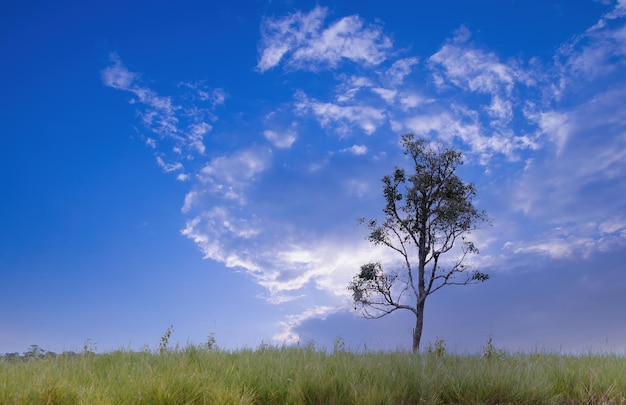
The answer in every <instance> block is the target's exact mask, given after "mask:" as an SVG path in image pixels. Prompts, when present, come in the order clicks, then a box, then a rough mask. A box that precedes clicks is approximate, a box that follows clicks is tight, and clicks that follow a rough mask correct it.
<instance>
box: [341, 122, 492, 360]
mask: <svg viewBox="0 0 626 405" xmlns="http://www.w3.org/2000/svg"><path fill="white" fill-rule="evenodd" d="M402 146H403V148H404V153H405V155H406V156H407V157H408V160H409V164H410V166H411V168H410V170H405V169H404V168H401V167H396V168H395V170H394V172H393V174H391V175H387V176H385V177H383V179H382V182H383V195H384V199H385V206H384V208H383V213H384V219H383V220H381V221H379V220H376V219H370V220H366V219H364V218H361V219H359V224H361V225H364V226H366V227H367V228H368V230H369V235H368V237H367V239H368V240H369V241H370V242H371V243H372V244H374V245H383V246H386V247H387V248H389V249H391V250H392V251H394V252H395V254H398V255H399V259H400V260H399V262H397V263H393V264H392V267H391V269H389V268H387V269H384V268H383V265H382V264H381V263H376V262H375V263H367V264H364V265H362V266H361V269H360V271H359V273H358V274H357V275H356V276H355V277H354V278H353V279H352V281H351V282H350V283H349V284H348V290H349V291H350V292H351V293H352V299H353V302H354V304H355V309H360V310H361V313H362V314H363V315H364V316H365V317H366V318H380V317H383V316H386V315H388V314H390V313H392V312H394V311H396V310H398V309H400V310H407V311H411V312H412V313H413V314H414V315H415V318H416V321H415V322H416V323H415V328H414V329H413V350H414V351H418V350H419V344H420V339H421V335H422V327H423V316H424V308H425V302H426V299H427V298H428V297H429V296H430V295H431V294H433V293H434V292H436V291H438V290H439V289H441V288H443V287H445V286H449V285H468V284H475V283H479V282H483V281H486V280H488V279H489V275H488V274H486V273H482V272H480V271H471V270H470V266H469V265H468V264H467V263H466V260H465V259H466V257H467V256H468V255H474V254H478V253H479V251H478V249H477V248H476V246H475V245H474V243H473V242H472V241H471V240H470V239H469V238H468V235H469V234H470V233H471V231H473V230H475V229H477V228H478V227H479V226H480V225H481V224H483V223H490V219H489V217H488V216H487V214H486V213H485V212H484V211H479V210H477V209H476V208H475V207H474V205H473V199H474V197H475V196H476V189H475V188H474V185H473V184H471V183H465V182H463V180H461V178H459V176H458V175H457V174H456V170H457V167H458V166H459V165H461V164H462V163H463V158H462V155H461V153H460V152H458V151H455V150H452V149H449V148H445V147H443V146H442V145H436V146H433V145H430V144H427V143H426V141H425V140H424V139H416V138H415V136H414V135H413V134H406V135H404V136H402ZM442 255H450V256H451V260H440V258H441V256H442Z"/></svg>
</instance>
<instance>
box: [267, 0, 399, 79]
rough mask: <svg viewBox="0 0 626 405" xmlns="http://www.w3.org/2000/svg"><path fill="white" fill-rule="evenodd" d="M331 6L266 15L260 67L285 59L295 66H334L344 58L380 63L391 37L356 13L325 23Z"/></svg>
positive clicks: (275, 64) (308, 67)
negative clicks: (281, 15)
mask: <svg viewBox="0 0 626 405" xmlns="http://www.w3.org/2000/svg"><path fill="white" fill-rule="evenodd" d="M327 14H328V10H327V9H326V8H324V7H320V6H317V7H315V8H314V9H313V10H311V11H310V12H309V13H302V12H299V11H298V12H296V13H293V14H289V15H288V16H286V17H283V18H266V19H265V20H264V21H263V23H262V26H261V41H260V45H259V54H260V58H259V62H258V64H257V69H258V70H259V71H260V72H265V71H267V70H270V69H272V68H274V67H276V66H278V65H279V64H280V63H281V61H282V60H283V59H284V60H285V61H286V62H285V63H286V64H287V66H289V67H290V68H292V69H304V70H312V71H317V70H322V69H332V68H335V67H337V66H338V65H339V63H340V62H341V61H342V60H344V59H345V60H349V61H352V62H356V63H363V64H367V65H374V66H375V65H378V64H380V63H381V62H382V61H384V60H385V59H386V58H387V52H388V51H389V50H390V49H391V47H392V43H391V40H390V39H389V38H388V37H386V36H385V35H384V34H383V33H382V28H381V27H379V26H376V25H373V24H366V23H365V22H364V21H363V20H362V19H361V18H360V17H358V16H356V15H352V16H348V17H344V18H341V19H339V20H338V21H335V22H334V23H332V24H330V25H329V26H327V27H324V25H323V24H324V20H325V19H326V16H327Z"/></svg>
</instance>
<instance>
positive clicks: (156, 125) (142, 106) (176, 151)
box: [101, 53, 226, 180]
mask: <svg viewBox="0 0 626 405" xmlns="http://www.w3.org/2000/svg"><path fill="white" fill-rule="evenodd" d="M110 59H111V65H110V66H108V67H106V68H105V69H103V70H102V72H101V77H102V81H103V83H104V85H105V86H108V87H111V88H114V89H117V90H121V91H125V92H128V93H130V94H132V95H133V97H132V98H131V99H130V100H129V103H130V104H132V105H134V106H135V107H136V109H137V114H138V115H139V117H140V120H141V123H142V124H143V126H144V128H145V129H146V130H147V131H148V134H149V135H146V136H145V141H146V143H147V144H148V145H149V146H150V147H152V148H154V149H156V148H157V146H158V144H159V143H161V142H166V144H167V145H168V146H169V147H170V150H169V151H168V152H167V153H166V152H165V151H164V150H163V148H162V147H160V148H159V149H160V150H159V151H158V152H155V154H156V161H157V164H158V165H159V166H160V167H161V168H162V169H163V171H165V172H178V171H184V170H185V166H184V163H186V162H185V161H187V162H189V161H191V160H192V159H190V156H191V155H193V154H200V155H202V154H204V153H205V152H206V146H205V137H206V135H207V134H208V133H209V132H210V131H211V130H212V129H213V126H212V125H211V124H210V122H214V121H215V120H216V119H217V118H216V117H215V115H214V113H213V109H214V107H216V106H219V105H222V104H224V100H225V97H226V94H225V92H224V91H223V90H222V89H209V88H208V87H206V86H205V85H204V84H203V83H193V84H192V83H181V84H180V85H179V88H183V89H186V92H185V93H183V95H182V96H181V97H180V98H181V100H180V101H179V102H175V101H174V99H173V98H172V97H170V96H161V95H159V94H158V93H157V92H156V91H154V90H152V89H151V88H149V87H148V86H146V85H143V84H142V83H141V75H140V74H139V73H135V72H132V71H130V70H129V69H128V68H127V67H126V66H125V65H124V64H123V63H122V61H121V59H120V57H119V56H118V55H117V54H115V53H112V54H111V55H110ZM183 152H184V153H183ZM166 161H169V162H166ZM187 177H188V174H185V173H180V174H179V175H178V179H179V180H184V179H186V178H187Z"/></svg>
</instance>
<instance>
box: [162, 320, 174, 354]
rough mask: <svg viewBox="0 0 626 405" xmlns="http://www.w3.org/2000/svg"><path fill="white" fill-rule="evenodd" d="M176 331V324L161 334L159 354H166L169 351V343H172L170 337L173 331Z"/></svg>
mask: <svg viewBox="0 0 626 405" xmlns="http://www.w3.org/2000/svg"><path fill="white" fill-rule="evenodd" d="M173 332H174V325H170V326H169V327H168V328H167V330H166V331H165V333H164V334H163V336H161V341H160V342H159V354H164V353H166V352H167V351H168V345H169V343H170V338H171V337H172V333H173Z"/></svg>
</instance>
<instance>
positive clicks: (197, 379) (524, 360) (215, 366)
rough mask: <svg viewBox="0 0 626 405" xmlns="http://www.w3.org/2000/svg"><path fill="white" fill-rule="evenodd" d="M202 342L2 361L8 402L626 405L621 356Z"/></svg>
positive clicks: (0, 394)
mask: <svg viewBox="0 0 626 405" xmlns="http://www.w3.org/2000/svg"><path fill="white" fill-rule="evenodd" d="M341 349H342V348H341V346H339V350H335V351H334V352H325V351H318V350H315V349H314V348H313V347H312V346H308V347H300V348H288V347H271V346H267V345H262V346H260V347H259V348H257V349H255V350H238V351H222V350H207V349H206V348H202V347H199V346H188V347H186V348H181V349H172V350H160V351H159V352H151V351H144V352H130V351H123V350H121V351H115V352H109V353H103V354H94V353H92V352H91V351H86V352H84V353H82V354H74V355H58V356H56V357H50V358H42V359H30V360H12V361H9V360H6V359H5V360H2V361H0V404H3V405H8V404H11V405H13V404H15V405H18V404H19V405H22V404H89V405H99V404H116V405H117V404H129V405H130V404H133V405H134V404H626V398H625V397H626V358H625V357H624V356H619V355H593V354H589V355H580V356H573V355H563V354H557V353H540V352H539V353H534V354H506V353H503V352H500V351H496V350H487V351H485V352H484V353H482V354H476V355H456V354H449V353H445V350H444V349H443V348H442V347H439V348H438V349H439V350H437V348H435V350H430V352H428V353H422V354H412V353H406V352H391V353H390V352H371V353H367V352H366V353H354V352H348V351H344V350H341Z"/></svg>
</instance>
